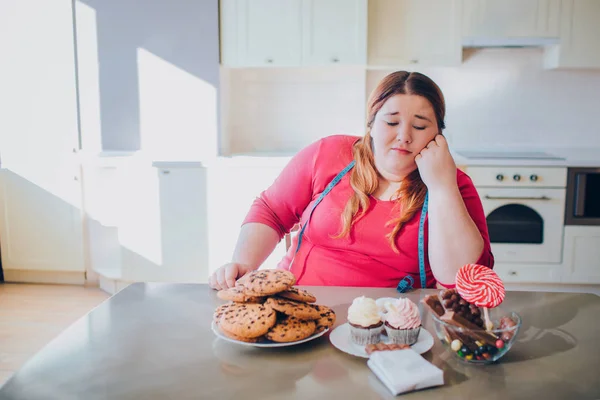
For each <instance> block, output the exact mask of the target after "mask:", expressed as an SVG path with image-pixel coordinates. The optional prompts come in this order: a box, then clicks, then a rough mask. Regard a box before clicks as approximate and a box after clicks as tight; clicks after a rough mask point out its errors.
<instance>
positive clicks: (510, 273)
mask: <svg viewBox="0 0 600 400" xmlns="http://www.w3.org/2000/svg"><path fill="white" fill-rule="evenodd" d="M508 274H509V275H512V276H515V275H517V271H510V272H509V273H508Z"/></svg>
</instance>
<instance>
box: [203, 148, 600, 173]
mask: <svg viewBox="0 0 600 400" xmlns="http://www.w3.org/2000/svg"><path fill="white" fill-rule="evenodd" d="M478 150H479V149H478ZM490 150H492V151H495V150H496V149H490ZM514 150H515V151H523V150H522V149H520V148H519V149H514ZM459 151H460V149H451V152H452V156H453V157H454V160H455V162H456V164H457V165H461V166H479V165H481V166H486V165H487V166H492V165H493V166H496V165H499V166H520V167H524V166H536V167H545V166H547V167H600V148H546V149H534V151H542V152H546V153H548V154H551V155H554V156H557V157H560V158H561V159H550V160H545V159H507V158H502V159H498V158H496V159H472V158H466V157H463V156H461V155H459V154H458V152H459ZM505 151H509V150H508V149H505ZM293 155H294V153H290V152H284V153H246V154H233V155H231V156H228V157H224V156H221V157H217V158H215V159H214V160H211V161H207V162H205V163H204V164H205V166H207V167H281V168H282V167H284V166H285V165H286V164H287V163H288V162H289V161H290V160H291V158H292V157H293Z"/></svg>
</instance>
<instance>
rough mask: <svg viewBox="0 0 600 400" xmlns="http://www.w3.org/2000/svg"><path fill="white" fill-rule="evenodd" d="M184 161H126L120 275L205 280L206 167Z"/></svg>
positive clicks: (141, 278)
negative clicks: (147, 162)
mask: <svg viewBox="0 0 600 400" xmlns="http://www.w3.org/2000/svg"><path fill="white" fill-rule="evenodd" d="M189 164H190V165H188V163H185V162H180V163H178V162H169V163H167V162H164V163H163V162H160V163H155V167H151V166H148V165H139V166H135V165H130V166H128V168H127V171H126V172H124V174H125V176H124V178H123V179H124V182H125V184H124V187H125V188H126V189H125V190H126V195H123V196H121V198H122V200H123V203H122V205H121V207H122V212H121V215H120V217H119V221H118V236H119V243H120V245H121V266H122V273H121V277H122V280H124V281H128V282H135V281H145V282H148V281H158V282H207V279H208V233H207V215H206V212H207V201H206V198H207V188H206V169H205V168H204V167H203V166H202V165H200V164H199V163H189Z"/></svg>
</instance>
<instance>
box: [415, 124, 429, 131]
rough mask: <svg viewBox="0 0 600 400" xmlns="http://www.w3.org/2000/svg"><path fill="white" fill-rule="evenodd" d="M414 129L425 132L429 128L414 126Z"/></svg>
mask: <svg viewBox="0 0 600 400" xmlns="http://www.w3.org/2000/svg"><path fill="white" fill-rule="evenodd" d="M413 128H415V129H416V130H419V131H422V130H424V129H425V128H427V127H426V126H414V125H413Z"/></svg>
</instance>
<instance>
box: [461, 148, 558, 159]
mask: <svg viewBox="0 0 600 400" xmlns="http://www.w3.org/2000/svg"><path fill="white" fill-rule="evenodd" d="M456 154H458V155H460V156H462V157H465V158H470V159H501V160H564V158H562V157H558V156H555V155H553V154H549V153H545V152H543V151H519V150H517V151H510V150H457V151H456Z"/></svg>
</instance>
